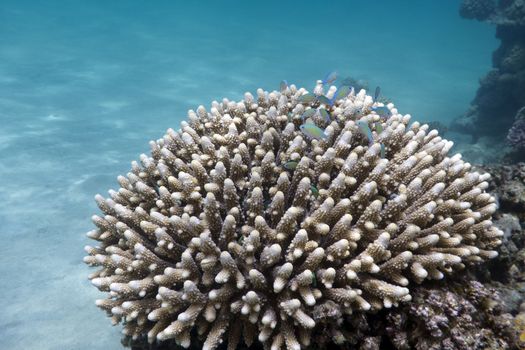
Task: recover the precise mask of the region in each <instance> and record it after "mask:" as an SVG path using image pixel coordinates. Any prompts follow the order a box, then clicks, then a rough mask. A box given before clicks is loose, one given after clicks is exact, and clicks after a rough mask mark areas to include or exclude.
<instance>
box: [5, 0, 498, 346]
mask: <svg viewBox="0 0 525 350" xmlns="http://www.w3.org/2000/svg"><path fill="white" fill-rule="evenodd" d="M458 6H459V2H458V1H452V0H450V1H434V0H404V1H386V0H384V1H371V2H369V1H331V2H327V3H323V2H309V1H302V2H299V1H289V2H283V1H258V2H254V1H229V0H228V1H221V2H219V1H199V2H189V1H186V2H182V1H180V2H171V1H149V2H147V1H123V0H122V1H111V2H110V1H80V0H74V1H73V0H71V1H58V0H56V1H16V0H1V1H0V199H1V202H0V203H1V204H0V237H1V244H0V279H1V283H0V295H1V296H2V298H0V315H1V316H0V349H35V350H36V349H38V350H51V349H52V350H55V349H56V350H60V349H86V350H88V349H89V350H98V349H120V348H121V346H120V329H121V328H120V327H112V326H111V325H110V321H109V319H108V318H106V316H105V314H104V313H103V312H101V311H100V310H98V309H97V308H96V307H95V305H94V300H95V299H97V298H100V297H102V296H103V295H102V293H99V292H98V291H97V290H96V289H95V288H93V287H92V286H91V285H90V283H89V282H88V280H87V278H86V277H87V275H88V273H90V272H91V271H90V270H89V269H88V268H87V267H86V266H85V265H84V264H83V263H82V257H83V256H84V251H83V247H84V245H86V244H88V243H89V242H88V239H87V238H86V237H85V232H87V231H88V230H90V229H91V228H92V224H91V222H90V217H91V215H92V214H94V213H96V212H97V210H96V206H95V204H94V201H93V196H94V195H95V194H96V193H102V194H106V191H107V190H108V189H109V188H115V187H116V186H117V183H116V181H115V179H116V176H117V175H119V174H122V173H125V172H127V171H128V169H129V164H130V161H131V160H134V159H137V158H138V156H139V154H140V153H143V152H145V153H147V152H148V151H149V147H148V145H147V142H148V141H149V140H151V139H156V138H159V137H161V136H162V135H163V133H164V131H165V130H166V129H167V128H168V127H173V128H178V126H179V123H180V122H181V121H182V120H184V118H185V116H186V111H187V109H189V108H196V107H197V106H198V105H200V104H203V105H209V103H210V102H211V101H212V100H220V99H222V98H223V97H228V98H230V99H236V100H239V99H241V98H242V96H243V93H244V92H245V91H251V92H254V91H255V89H256V88H258V87H262V88H264V89H266V90H272V89H277V88H278V85H279V81H280V80H281V79H287V80H288V81H289V82H291V83H294V84H297V85H299V86H307V87H313V83H314V81H315V80H316V79H319V78H322V77H323V76H324V75H325V74H326V73H327V72H329V71H331V70H337V71H339V72H340V74H341V75H343V76H346V75H348V76H352V77H354V78H357V79H363V80H365V81H367V82H368V83H369V86H371V87H372V88H374V87H375V86H376V85H380V86H381V88H382V92H383V95H384V96H387V97H388V98H390V99H392V100H393V101H394V103H395V104H396V106H397V107H398V108H399V110H400V111H401V112H403V113H410V114H412V116H413V117H414V119H417V120H421V121H432V120H439V121H441V122H444V123H447V122H448V121H450V120H451V119H452V118H454V117H456V116H458V115H460V114H461V113H463V112H464V111H465V110H466V109H467V107H468V104H469V102H470V100H471V99H472V98H473V97H474V94H475V91H476V89H477V86H478V79H479V78H480V77H481V76H483V75H484V74H485V72H486V71H487V70H488V69H489V68H490V64H491V62H490V59H491V53H492V51H493V50H494V49H495V48H496V46H497V41H496V39H495V38H494V28H493V27H490V26H488V25H484V24H480V23H477V22H475V21H467V20H463V19H461V18H460V17H459V14H458Z"/></svg>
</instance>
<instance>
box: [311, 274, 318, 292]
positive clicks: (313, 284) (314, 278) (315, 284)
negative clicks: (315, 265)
mask: <svg viewBox="0 0 525 350" xmlns="http://www.w3.org/2000/svg"><path fill="white" fill-rule="evenodd" d="M312 287H314V288H315V287H317V277H316V276H315V273H314V272H312Z"/></svg>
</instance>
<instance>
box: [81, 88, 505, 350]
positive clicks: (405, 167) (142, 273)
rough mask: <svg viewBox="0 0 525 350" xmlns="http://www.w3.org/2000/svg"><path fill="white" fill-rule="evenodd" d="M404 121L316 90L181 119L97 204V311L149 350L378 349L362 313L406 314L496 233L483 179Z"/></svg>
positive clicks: (261, 96) (495, 239)
mask: <svg viewBox="0 0 525 350" xmlns="http://www.w3.org/2000/svg"><path fill="white" fill-rule="evenodd" d="M325 89H326V90H327V91H325ZM325 92H326V96H324V95H323V94H324V93H325ZM312 110H314V111H312ZM378 113H381V116H380V115H379V114H378ZM305 116H308V118H307V120H306V123H304V119H305V118H304V117H305ZM385 116H386V117H385ZM409 121H410V116H409V115H405V116H403V115H401V114H399V113H398V111H397V109H396V108H394V106H393V104H388V106H383V105H382V103H378V102H374V99H373V98H372V97H371V96H367V95H366V92H365V91H364V90H361V91H360V92H359V93H357V94H356V93H355V92H354V90H351V89H349V88H339V89H336V88H335V87H333V86H332V87H329V88H327V87H326V86H325V85H324V84H323V83H322V82H320V81H319V82H318V83H317V86H316V87H315V88H314V92H313V93H307V91H306V90H305V89H297V88H296V87H295V86H294V85H291V86H287V85H285V86H283V87H282V90H281V92H277V91H274V92H270V93H269V92H266V91H263V90H261V89H259V90H258V91H257V96H256V97H254V96H252V95H251V94H250V93H246V94H245V98H244V101H242V102H233V101H229V100H227V99H224V100H223V101H222V102H220V103H219V102H213V103H212V107H211V109H210V110H209V111H207V110H206V109H205V108H204V107H202V106H200V107H199V108H198V109H197V110H196V111H189V115H188V122H183V123H182V127H181V130H179V131H174V130H171V129H170V130H168V132H167V134H166V135H165V136H164V137H163V138H162V139H159V140H157V141H152V142H150V146H151V156H147V155H141V157H140V164H139V163H137V162H133V163H132V168H131V171H130V172H129V173H128V174H127V176H119V177H118V182H119V184H120V188H119V189H118V190H117V191H114V190H111V191H109V195H110V196H109V198H103V197H102V196H100V195H97V196H96V198H95V199H96V201H97V204H98V206H99V208H100V210H101V211H102V212H103V215H102V216H94V217H93V222H94V224H95V225H96V229H95V230H93V231H91V232H89V233H88V236H89V237H90V238H92V239H94V240H96V241H98V244H97V245H95V246H87V247H86V251H87V253H88V256H86V257H85V259H84V260H85V262H86V263H87V264H89V265H91V266H98V267H99V269H98V270H97V271H96V272H94V273H93V274H91V275H90V279H91V281H92V283H93V285H95V286H96V287H97V288H98V289H100V290H101V291H104V292H108V293H109V294H108V298H107V299H100V300H97V302H96V304H97V305H98V306H99V307H100V308H102V309H103V310H105V311H106V312H107V313H108V315H110V316H111V318H112V320H113V322H114V323H119V322H123V323H124V329H123V332H124V334H126V335H128V336H130V337H131V338H135V339H139V338H141V337H143V336H145V335H147V337H148V340H149V342H155V341H175V342H176V343H177V344H180V345H182V346H184V347H189V346H191V345H192V344H197V343H198V342H199V341H203V343H202V348H203V349H216V348H218V347H219V346H221V344H222V343H224V344H222V346H226V345H225V344H227V348H228V349H236V347H237V345H238V344H239V343H240V342H241V341H242V342H244V343H245V344H246V345H248V346H250V345H251V344H254V343H256V340H258V342H260V343H262V344H263V345H264V347H265V348H266V349H272V350H278V349H281V348H286V349H288V350H291V349H301V348H306V347H308V346H314V347H315V348H320V347H323V346H325V345H326V344H329V343H335V344H339V345H341V344H345V343H348V344H356V343H357V342H358V341H361V344H362V345H361V348H363V349H365V348H367V349H374V348H377V347H378V346H379V344H380V338H381V337H380V336H378V335H373V336H369V335H368V334H367V333H366V332H365V331H364V330H363V331H362V332H361V331H360V330H361V329H363V327H365V325H366V324H367V322H366V318H367V317H369V316H367V314H369V313H378V312H385V311H384V310H385V309H389V308H391V307H393V306H397V305H401V306H403V305H404V306H403V307H410V306H407V305H412V307H414V308H417V306H416V305H418V304H419V303H421V301H422V300H424V298H425V297H426V295H425V294H424V292H418V290H420V288H424V287H423V286H422V287H415V285H416V284H418V283H422V282H424V281H427V280H440V279H443V278H444V276H445V275H452V276H453V275H454V273H455V272H457V271H461V273H464V271H465V268H466V267H467V266H469V265H477V264H478V263H480V262H483V261H485V260H488V259H490V258H494V257H496V256H497V252H496V251H495V250H494V249H495V248H496V247H497V246H498V245H500V244H501V237H502V235H503V232H502V231H500V230H499V229H497V228H496V227H495V226H494V225H493V224H492V221H491V217H492V214H493V213H494V212H495V210H496V203H495V200H494V198H493V197H492V196H491V195H490V194H488V193H487V192H486V191H485V189H486V188H487V186H488V183H487V180H488V179H489V178H490V176H489V175H488V174H486V173H480V172H477V171H471V165H470V164H469V163H466V162H464V161H463V160H462V159H461V155H459V154H456V155H453V156H448V155H447V153H448V151H449V149H450V148H451V146H452V143H451V142H449V141H447V140H444V139H442V138H441V137H440V136H439V135H438V132H437V131H436V130H430V129H429V128H428V125H421V124H419V123H417V122H415V123H413V124H412V125H411V126H410V127H409V126H408V125H409ZM436 293H438V294H439V293H441V292H436ZM443 293H446V292H445V291H443ZM419 294H421V295H422V297H421V298H416V299H415V301H414V302H410V300H411V299H412V298H414V297H416V296H417V295H419ZM441 297H442V296H440V295H438V296H436V297H435V299H439V298H441ZM458 303H463V301H462V300H459V301H458ZM447 305H448V304H447ZM434 306H435V307H436V308H438V303H437V302H436V304H435V305H434ZM447 307H448V308H449V309H450V310H452V311H450V312H453V311H454V310H453V309H454V308H453V307H452V306H450V305H448V306H447ZM468 307H469V306H468V305H465V306H461V310H468ZM414 312H416V314H417V315H419V316H418V317H423V316H422V315H421V314H420V313H419V314H418V313H417V310H416V311H414ZM447 312H448V311H447ZM343 323H346V324H350V325H353V326H352V327H342V326H341V325H342V324H343ZM360 332H361V333H360ZM356 334H357V335H356ZM198 344H200V343H198ZM199 346H200V345H199Z"/></svg>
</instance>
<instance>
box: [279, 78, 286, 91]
mask: <svg viewBox="0 0 525 350" xmlns="http://www.w3.org/2000/svg"><path fill="white" fill-rule="evenodd" d="M287 87H288V82H287V81H286V80H282V81H281V84H280V85H279V89H280V91H281V92H283V91H284V90H286V88H287Z"/></svg>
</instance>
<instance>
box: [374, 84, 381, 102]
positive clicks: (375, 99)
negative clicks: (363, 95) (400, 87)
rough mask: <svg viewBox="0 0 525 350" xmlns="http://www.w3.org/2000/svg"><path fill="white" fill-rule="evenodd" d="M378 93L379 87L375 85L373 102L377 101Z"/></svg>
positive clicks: (379, 91)
mask: <svg viewBox="0 0 525 350" xmlns="http://www.w3.org/2000/svg"><path fill="white" fill-rule="evenodd" d="M380 93H381V88H380V87H379V86H378V87H376V92H375V94H374V102H375V101H377V98H378V97H379V94H380Z"/></svg>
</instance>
